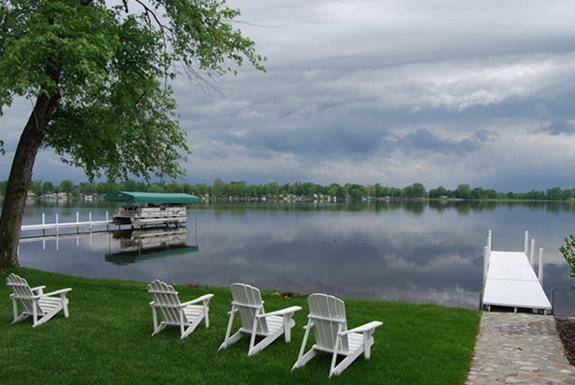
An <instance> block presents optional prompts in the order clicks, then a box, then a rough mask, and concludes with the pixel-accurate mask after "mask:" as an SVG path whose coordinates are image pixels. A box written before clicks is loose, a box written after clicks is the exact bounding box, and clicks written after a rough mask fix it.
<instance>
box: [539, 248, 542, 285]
mask: <svg viewBox="0 0 575 385" xmlns="http://www.w3.org/2000/svg"><path fill="white" fill-rule="evenodd" d="M539 283H540V284H541V286H543V248H540V249H539Z"/></svg>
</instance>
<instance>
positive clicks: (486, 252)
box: [483, 230, 491, 286]
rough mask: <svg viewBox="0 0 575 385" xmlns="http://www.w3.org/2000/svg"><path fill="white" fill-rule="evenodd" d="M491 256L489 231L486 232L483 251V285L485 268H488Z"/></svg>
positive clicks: (485, 275)
mask: <svg viewBox="0 0 575 385" xmlns="http://www.w3.org/2000/svg"><path fill="white" fill-rule="evenodd" d="M490 256H491V230H489V231H488V232H487V246H485V248H484V250H483V285H484V286H485V280H486V279H487V268H488V266H489V258H490Z"/></svg>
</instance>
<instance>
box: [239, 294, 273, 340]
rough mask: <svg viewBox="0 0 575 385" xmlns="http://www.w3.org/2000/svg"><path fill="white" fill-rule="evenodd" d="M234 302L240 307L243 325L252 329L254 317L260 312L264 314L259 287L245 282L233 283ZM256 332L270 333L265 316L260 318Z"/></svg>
mask: <svg viewBox="0 0 575 385" xmlns="http://www.w3.org/2000/svg"><path fill="white" fill-rule="evenodd" d="M231 292H232V298H233V300H234V302H233V304H234V306H235V307H236V308H237V309H238V313H239V315H240V320H241V323H242V327H243V328H244V329H247V330H252V327H253V323H254V318H255V317H256V315H258V314H264V313H265V311H264V306H263V305H264V303H263V301H262V296H261V293H260V291H259V289H258V288H255V287H253V286H250V285H246V284H243V283H233V284H232V285H231ZM256 333H263V334H267V333H269V330H268V325H267V322H266V319H265V317H262V318H260V319H259V321H258V324H257V327H256Z"/></svg>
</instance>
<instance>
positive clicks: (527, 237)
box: [524, 230, 529, 255]
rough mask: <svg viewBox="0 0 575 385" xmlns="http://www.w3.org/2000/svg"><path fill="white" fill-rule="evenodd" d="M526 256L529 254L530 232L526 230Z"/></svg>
mask: <svg viewBox="0 0 575 385" xmlns="http://www.w3.org/2000/svg"><path fill="white" fill-rule="evenodd" d="M524 249H525V255H528V254H529V231H527V230H525V246H524Z"/></svg>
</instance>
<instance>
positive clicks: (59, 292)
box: [38, 288, 72, 297]
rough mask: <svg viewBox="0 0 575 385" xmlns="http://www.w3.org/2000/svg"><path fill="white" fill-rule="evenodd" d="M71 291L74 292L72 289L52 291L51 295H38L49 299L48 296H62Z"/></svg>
mask: <svg viewBox="0 0 575 385" xmlns="http://www.w3.org/2000/svg"><path fill="white" fill-rule="evenodd" d="M69 291H72V289H70V288H67V289H60V290H56V291H52V292H50V293H44V294H42V295H38V297H48V296H54V295H60V294H64V293H67V292H69Z"/></svg>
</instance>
